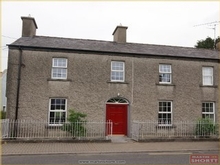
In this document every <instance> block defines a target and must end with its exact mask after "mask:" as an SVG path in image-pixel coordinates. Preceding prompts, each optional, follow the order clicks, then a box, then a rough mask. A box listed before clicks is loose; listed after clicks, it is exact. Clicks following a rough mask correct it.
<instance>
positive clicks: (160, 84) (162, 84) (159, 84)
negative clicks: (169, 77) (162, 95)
mask: <svg viewBox="0 0 220 165" xmlns="http://www.w3.org/2000/svg"><path fill="white" fill-rule="evenodd" d="M156 85H158V86H176V85H175V84H166V83H156Z"/></svg>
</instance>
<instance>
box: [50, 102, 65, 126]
mask: <svg viewBox="0 0 220 165" xmlns="http://www.w3.org/2000/svg"><path fill="white" fill-rule="evenodd" d="M50 108H51V109H50V111H51V112H50V113H49V115H50V116H49V123H50V124H62V122H64V121H65V118H66V99H51V106H50Z"/></svg>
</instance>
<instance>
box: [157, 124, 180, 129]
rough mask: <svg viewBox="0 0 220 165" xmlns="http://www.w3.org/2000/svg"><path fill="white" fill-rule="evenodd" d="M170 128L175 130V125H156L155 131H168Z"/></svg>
mask: <svg viewBox="0 0 220 165" xmlns="http://www.w3.org/2000/svg"><path fill="white" fill-rule="evenodd" d="M170 128H176V126H175V125H157V126H156V129H170Z"/></svg>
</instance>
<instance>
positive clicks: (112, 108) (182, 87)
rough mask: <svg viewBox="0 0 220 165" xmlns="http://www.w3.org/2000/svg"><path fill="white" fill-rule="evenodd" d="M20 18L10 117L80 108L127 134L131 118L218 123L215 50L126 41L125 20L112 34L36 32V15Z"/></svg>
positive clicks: (11, 64)
mask: <svg viewBox="0 0 220 165" xmlns="http://www.w3.org/2000/svg"><path fill="white" fill-rule="evenodd" d="M21 18H22V21H23V27H22V37H21V38H19V39H18V40H16V41H15V42H13V43H12V44H10V45H9V57H8V73H7V80H8V81H7V117H8V118H11V119H31V120H46V121H48V125H50V126H53V125H60V124H61V123H62V122H64V121H66V119H67V116H68V110H69V109H75V110H76V111H79V112H83V113H86V114H87V119H88V120H90V121H106V120H111V121H113V134H124V135H128V136H129V134H130V131H131V122H132V121H134V120H138V121H158V124H159V125H164V126H172V123H173V122H176V121H195V120H197V119H198V118H202V117H203V118H204V117H209V118H211V119H212V120H214V121H215V122H217V107H218V104H219V101H218V100H219V97H218V79H219V56H218V53H219V52H218V51H213V50H205V49H196V48H188V47H177V46H164V45H151V44H137V43H128V42H126V31H127V27H124V26H117V27H116V28H115V30H114V32H113V41H100V40H86V39H72V38H60V37H48V36H37V35H36V29H37V24H36V22H35V19H34V18H32V17H21Z"/></svg>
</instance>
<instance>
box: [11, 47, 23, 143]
mask: <svg viewBox="0 0 220 165" xmlns="http://www.w3.org/2000/svg"><path fill="white" fill-rule="evenodd" d="M19 52H20V53H19V63H18V78H17V95H16V106H15V123H14V136H13V137H14V138H15V139H16V137H17V129H18V128H17V120H18V109H19V96H20V83H21V66H22V49H21V47H20V46H19Z"/></svg>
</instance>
